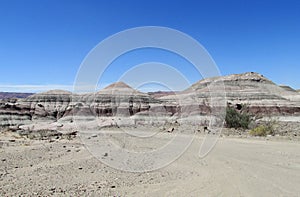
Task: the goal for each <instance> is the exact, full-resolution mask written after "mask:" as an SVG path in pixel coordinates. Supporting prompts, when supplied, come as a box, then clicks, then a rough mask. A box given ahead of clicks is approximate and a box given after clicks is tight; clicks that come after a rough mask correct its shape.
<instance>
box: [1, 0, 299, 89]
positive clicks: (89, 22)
mask: <svg viewBox="0 0 300 197" xmlns="http://www.w3.org/2000/svg"><path fill="white" fill-rule="evenodd" d="M0 25H1V26H0V65H1V78H0V91H23V92H28V91H33V92H35V91H42V90H46V89H52V88H63V89H70V87H71V86H72V85H73V82H74V79H75V77H76V73H77V71H78V69H79V66H80V64H81V62H82V61H83V59H84V57H85V56H86V55H87V54H88V52H89V51H90V50H91V49H92V48H93V47H95V46H96V45H97V44H98V43H99V42H100V41H102V40H103V39H105V38H107V37H108V36H110V35H112V34H115V33H117V32H119V31H122V30H125V29H128V28H133V27H138V26H165V27H170V28H174V29H177V30H179V31H182V32H184V33H186V34H188V35H190V36H191V37H193V38H195V39H196V40H197V41H199V42H200V43H201V44H202V45H203V46H204V47H205V48H206V49H207V51H208V52H209V53H210V55H211V56H212V57H213V59H214V60H215V62H216V64H217V65H218V67H219V69H220V72H221V74H222V75H228V74H233V73H243V72H248V71H254V72H259V73H261V74H263V75H265V76H266V77H268V78H269V79H271V80H273V81H274V82H275V83H278V84H287V85H290V86H291V87H293V88H295V89H300V77H299V73H300V72H299V71H300V1H296V0H295V1H292V0H285V1H284V0H282V1H281V0H278V1H276V0H270V1H269V0H260V1H255V0H253V1H250V0H249V1H243V0H237V1H233V0H226V1H213V0H212V1H201V0H199V1H196V0H195V1H183V0H182V1H168V0H151V1H150V0H149V1H146V0H127V1H126V0H112V1H109V0H102V1H101V0H98V1H91V0H87V1H84V0H81V1H79V0H26V1H24V0H0ZM149 54H150V55H149ZM159 54H160V55H159ZM145 56H147V57H146V58H145ZM166 57H169V59H168V58H166ZM172 57H173V56H170V55H169V56H168V55H164V53H163V52H159V51H158V52H157V51H156V52H153V51H152V52H151V53H144V54H143V51H141V52H140V54H135V56H134V53H133V54H131V55H130V54H129V55H128V57H127V58H125V59H124V61H119V62H120V63H119V64H115V65H114V66H112V67H111V71H110V72H108V73H107V75H106V77H104V78H103V79H102V81H101V85H102V86H104V85H107V84H109V83H111V82H113V81H115V80H118V76H120V75H122V72H124V68H130V66H132V65H134V64H136V63H141V62H142V61H146V60H147V61H150V60H151V59H154V60H156V61H162V62H166V63H170V64H172V60H170V59H172ZM125 60H126V61H125ZM116 62H117V61H116ZM174 62H177V65H175V64H174V65H173V66H175V67H176V68H177V69H179V70H181V71H182V72H184V74H185V75H186V76H187V77H188V79H189V80H190V82H191V83H194V82H196V81H198V80H199V79H201V76H198V75H197V74H195V73H194V71H193V69H192V68H188V65H187V64H185V63H184V62H182V61H181V60H178V61H173V63H174ZM180 62H182V64H178V63H180ZM123 65H127V66H125V67H122V69H120V68H121V66H123Z"/></svg>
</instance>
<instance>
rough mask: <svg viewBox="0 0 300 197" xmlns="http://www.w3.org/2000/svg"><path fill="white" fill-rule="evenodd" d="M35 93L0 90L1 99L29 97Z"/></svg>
mask: <svg viewBox="0 0 300 197" xmlns="http://www.w3.org/2000/svg"><path fill="white" fill-rule="evenodd" d="M33 94H34V93H21V92H0V99H7V98H27V97H28V96H31V95H33Z"/></svg>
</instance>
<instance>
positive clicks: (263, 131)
mask: <svg viewBox="0 0 300 197" xmlns="http://www.w3.org/2000/svg"><path fill="white" fill-rule="evenodd" d="M267 133H268V127H266V126H265V125H260V126H258V127H256V128H254V129H252V130H251V131H250V135H253V136H260V137H263V136H267Z"/></svg>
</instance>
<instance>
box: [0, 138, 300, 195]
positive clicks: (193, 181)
mask: <svg viewBox="0 0 300 197" xmlns="http://www.w3.org/2000/svg"><path fill="white" fill-rule="evenodd" d="M167 135H174V134H172V133H169V134H167ZM0 139H1V141H0V163H1V165H0V195H1V196H300V187H299V183H300V151H299V150H300V143H299V139H298V138H295V137H294V138H288V137H286V138H284V137H264V138H261V137H243V136H225V135H222V136H221V137H220V138H219V140H218V143H217V144H216V146H215V147H214V148H213V150H212V151H211V152H210V153H209V154H208V155H207V156H206V157H204V158H199V157H198V153H199V147H200V144H201V142H202V141H203V139H204V134H200V133H197V134H196V137H195V139H194V141H193V143H192V144H191V146H190V147H189V148H188V149H187V151H185V153H184V154H183V155H182V156H181V157H180V158H179V159H177V160H176V161H174V162H172V163H171V164H170V165H168V166H166V167H164V168H162V169H159V170H154V171H152V172H145V173H131V172H124V171H120V170H116V169H113V168H111V167H109V166H107V165H105V164H103V163H101V162H100V161H99V160H98V159H96V158H95V157H93V156H92V155H91V153H90V152H89V151H88V150H87V148H86V147H85V146H84V145H83V143H82V141H81V138H79V137H75V138H73V139H56V140H32V139H28V138H25V137H20V136H18V135H17V134H16V133H12V132H2V133H1V137H0ZM161 140H162V141H163V139H161ZM157 141H159V139H157V140H156V143H158V142H157ZM135 143H140V142H139V141H136V142H135ZM149 143H150V142H149ZM136 145H137V146H138V145H139V144H136ZM150 145H151V144H146V146H150Z"/></svg>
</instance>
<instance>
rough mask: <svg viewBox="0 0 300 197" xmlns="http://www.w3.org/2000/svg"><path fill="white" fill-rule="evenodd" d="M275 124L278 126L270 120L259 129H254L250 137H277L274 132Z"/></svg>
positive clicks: (274, 121)
mask: <svg viewBox="0 0 300 197" xmlns="http://www.w3.org/2000/svg"><path fill="white" fill-rule="evenodd" d="M275 124H276V120H268V121H266V122H264V124H262V125H259V126H258V127H256V128H254V129H252V130H251V131H250V135H253V136H267V135H275V130H274V126H275Z"/></svg>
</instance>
